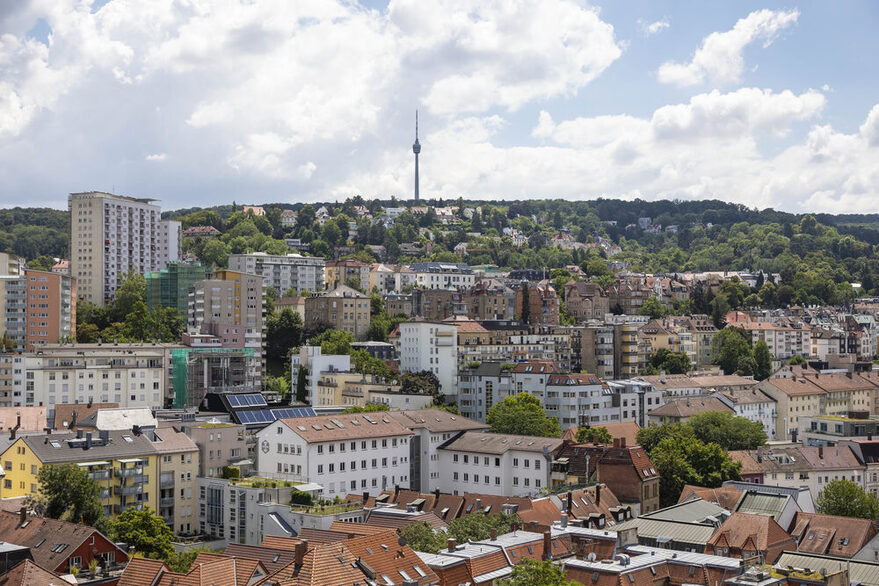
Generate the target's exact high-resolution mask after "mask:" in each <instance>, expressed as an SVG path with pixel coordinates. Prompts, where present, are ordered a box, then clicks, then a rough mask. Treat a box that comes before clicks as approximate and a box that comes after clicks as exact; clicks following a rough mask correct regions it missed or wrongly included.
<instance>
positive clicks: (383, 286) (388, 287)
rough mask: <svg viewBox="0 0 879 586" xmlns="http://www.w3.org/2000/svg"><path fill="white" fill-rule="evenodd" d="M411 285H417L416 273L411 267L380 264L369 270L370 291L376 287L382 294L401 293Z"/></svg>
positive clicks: (372, 266)
mask: <svg viewBox="0 0 879 586" xmlns="http://www.w3.org/2000/svg"><path fill="white" fill-rule="evenodd" d="M409 285H415V272H414V271H413V270H412V269H410V268H409V267H406V266H403V265H389V264H383V263H378V264H374V265H371V266H370V268H369V289H368V290H369V291H372V289H373V287H374V288H376V289H378V290H379V292H380V293H387V292H389V291H395V292H397V293H400V292H401V291H402V290H403V289H404V288H405V287H407V286H409Z"/></svg>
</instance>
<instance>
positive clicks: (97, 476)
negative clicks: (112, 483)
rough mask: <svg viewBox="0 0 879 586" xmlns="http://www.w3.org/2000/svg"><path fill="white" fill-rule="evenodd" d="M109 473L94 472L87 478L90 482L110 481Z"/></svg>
mask: <svg viewBox="0 0 879 586" xmlns="http://www.w3.org/2000/svg"><path fill="white" fill-rule="evenodd" d="M111 472H112V470H95V471H94V472H91V473H89V478H91V479H92V480H110V473H111Z"/></svg>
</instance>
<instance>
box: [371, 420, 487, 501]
mask: <svg viewBox="0 0 879 586" xmlns="http://www.w3.org/2000/svg"><path fill="white" fill-rule="evenodd" d="M387 415H388V417H390V418H391V419H393V420H395V421H396V422H397V423H399V424H400V425H403V426H404V427H407V428H408V429H409V430H411V431H412V433H413V434H414V435H413V436H412V437H411V438H410V440H409V485H408V487H409V489H410V490H415V491H420V492H433V491H434V490H436V489H437V488H440V463H439V459H440V457H439V452H440V450H439V447H440V446H441V445H443V444H444V443H445V442H447V441H449V440H450V439H452V438H454V437H456V436H457V435H460V434H462V433H464V432H468V431H486V430H487V429H488V426H487V425H485V424H484V423H478V422H476V421H473V420H471V419H467V418H466V417H461V416H460V415H453V414H451V413H449V412H448V411H443V410H440V409H414V410H408V411H389V412H388V414H387Z"/></svg>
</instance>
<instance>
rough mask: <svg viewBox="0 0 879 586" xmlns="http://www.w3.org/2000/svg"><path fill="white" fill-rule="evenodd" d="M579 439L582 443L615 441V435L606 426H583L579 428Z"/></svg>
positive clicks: (608, 442)
mask: <svg viewBox="0 0 879 586" xmlns="http://www.w3.org/2000/svg"><path fill="white" fill-rule="evenodd" d="M577 441H578V442H582V443H598V444H610V443H613V436H612V435H610V432H609V431H608V430H607V428H606V427H581V428H579V429H578V430H577Z"/></svg>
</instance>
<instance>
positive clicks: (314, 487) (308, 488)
mask: <svg viewBox="0 0 879 586" xmlns="http://www.w3.org/2000/svg"><path fill="white" fill-rule="evenodd" d="M293 488H295V489H296V490H300V491H302V492H315V491H318V490H323V489H324V487H323V486H321V485H320V484H318V483H317V482H308V483H306V484H297V485H296V486H294V487H293Z"/></svg>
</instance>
